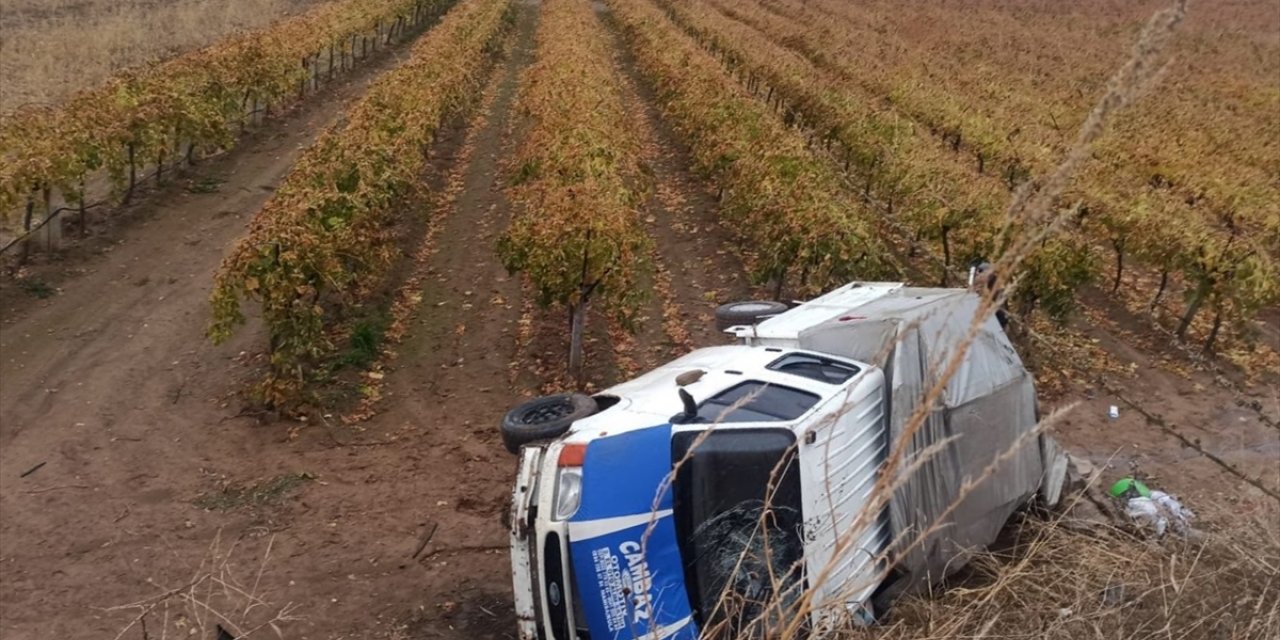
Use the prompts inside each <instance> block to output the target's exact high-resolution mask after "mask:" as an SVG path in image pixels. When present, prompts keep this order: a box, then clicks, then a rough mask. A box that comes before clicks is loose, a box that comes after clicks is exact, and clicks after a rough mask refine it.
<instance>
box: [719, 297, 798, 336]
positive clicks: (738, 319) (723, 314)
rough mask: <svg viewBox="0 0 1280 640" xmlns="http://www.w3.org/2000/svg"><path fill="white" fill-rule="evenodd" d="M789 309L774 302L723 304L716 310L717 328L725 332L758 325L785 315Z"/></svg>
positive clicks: (759, 301)
mask: <svg viewBox="0 0 1280 640" xmlns="http://www.w3.org/2000/svg"><path fill="white" fill-rule="evenodd" d="M788 308H789V307H787V305H785V304H783V303H781V302H774V301H772V300H744V301H742V302H730V303H729V304H722V305H720V306H719V307H717V308H716V328H717V329H719V330H721V331H724V330H725V329H728V328H729V327H736V326H738V325H751V324H756V323H759V322H761V321H763V320H765V319H766V318H768V317H770V316H776V315H778V314H779V313H783V312H785V311H786V310H787V309H788Z"/></svg>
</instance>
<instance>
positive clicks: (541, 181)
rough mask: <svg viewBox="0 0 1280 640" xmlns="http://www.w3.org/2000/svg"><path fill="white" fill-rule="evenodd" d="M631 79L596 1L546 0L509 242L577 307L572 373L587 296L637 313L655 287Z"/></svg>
mask: <svg viewBox="0 0 1280 640" xmlns="http://www.w3.org/2000/svg"><path fill="white" fill-rule="evenodd" d="M620 86H621V82H620V77H619V75H618V72H617V70H616V69H615V68H614V65H613V59H612V56H611V52H610V48H609V42H608V40H607V39H606V36H605V33H604V30H603V27H602V25H601V24H600V22H599V19H598V18H597V17H596V16H595V14H594V11H593V10H592V8H591V5H590V4H588V3H586V2H581V1H580V0H544V2H543V5H542V16H541V18H540V19H539V25H538V33H537V59H536V61H535V62H534V63H533V65H532V66H531V67H530V68H529V70H528V71H527V72H526V73H525V76H524V79H523V83H522V86H521V90H520V94H519V96H518V103H517V104H518V107H517V108H518V109H519V110H520V111H521V112H522V113H523V114H525V115H527V116H528V118H529V122H530V124H529V129H528V131H527V133H526V134H525V136H524V138H523V140H522V141H521V143H520V145H519V148H518V149H517V150H516V166H517V167H519V169H518V176H517V184H516V185H515V186H513V187H512V189H511V192H512V200H513V201H514V202H515V203H516V205H517V213H516V214H515V216H514V218H513V220H512V222H511V224H510V226H509V227H508V229H507V230H506V231H505V232H504V233H503V235H502V237H501V238H500V240H499V246H498V249H499V255H500V257H501V258H502V261H503V263H504V264H505V265H506V266H507V268H508V269H510V270H512V271H519V272H523V273H524V274H525V275H526V276H527V277H528V279H529V280H530V282H531V284H532V285H533V287H534V289H535V290H536V291H537V293H538V297H539V299H540V301H541V302H542V303H543V304H548V303H550V304H555V305H558V306H561V307H564V308H567V309H568V310H569V312H570V316H571V319H572V323H571V327H572V329H571V332H570V334H571V339H570V351H569V353H570V356H569V370H570V374H571V375H573V376H580V374H581V366H582V334H583V325H584V323H585V318H586V310H587V307H588V305H589V304H590V303H593V302H594V303H597V304H603V305H605V307H606V308H607V309H608V310H609V311H611V312H613V313H616V314H618V315H620V316H623V317H628V316H631V315H633V314H634V313H635V312H636V311H637V309H638V304H639V302H640V301H641V300H642V298H643V294H644V290H643V287H642V286H641V281H642V278H643V277H644V275H645V274H647V273H649V272H651V269H652V265H650V264H649V260H648V255H649V253H650V250H651V247H650V241H649V237H648V235H647V233H646V232H645V229H644V227H643V225H642V224H641V221H640V217H639V213H638V211H637V208H638V206H639V203H640V200H641V197H640V193H639V188H640V187H641V185H640V184H639V180H640V177H641V175H640V170H639V167H638V164H637V158H638V157H639V142H638V140H637V139H636V137H635V135H634V134H633V127H632V126H631V124H630V123H629V122H628V114H627V112H626V110H625V109H624V107H623V102H622V94H621V91H620V89H619V87H620Z"/></svg>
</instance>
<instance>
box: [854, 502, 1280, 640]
mask: <svg viewBox="0 0 1280 640" xmlns="http://www.w3.org/2000/svg"><path fill="white" fill-rule="evenodd" d="M1277 515H1280V514H1277V513H1271V514H1269V515H1267V516H1266V517H1265V518H1264V520H1265V521H1259V522H1257V523H1256V524H1255V525H1253V526H1243V527H1234V528H1232V529H1230V530H1229V531H1227V532H1223V533H1218V534H1214V535H1211V536H1210V537H1209V538H1208V539H1207V540H1205V541H1204V542H1194V543H1193V542H1186V541H1182V540H1169V541H1166V542H1165V543H1163V544H1162V543H1157V542H1152V541H1145V540H1141V539H1138V538H1135V537H1133V536H1131V535H1130V534H1128V533H1126V532H1124V531H1121V530H1118V529H1113V528H1110V527H1106V526H1095V527H1092V528H1076V527H1067V526H1062V521H1060V520H1053V521H1048V522H1046V521H1042V520H1037V519H1028V520H1026V521H1024V522H1022V523H1021V525H1020V526H1019V527H1018V529H1017V530H1016V531H1015V532H1014V536H1013V537H1014V539H1013V540H1012V541H1011V542H1012V545H1011V546H1010V547H1009V548H1008V549H1006V550H1003V551H996V552H990V553H986V554H982V555H979V556H977V557H975V558H974V559H973V560H972V561H971V563H970V565H969V567H968V568H966V570H965V571H963V572H962V573H961V574H960V575H959V576H958V577H957V579H956V580H953V582H952V584H951V585H948V586H947V588H945V589H943V590H941V591H940V592H939V593H936V594H921V595H915V596H909V597H906V598H903V599H902V600H900V601H898V603H897V604H896V605H895V607H894V610H893V619H892V620H890V621H888V623H887V624H886V625H885V626H884V627H882V628H878V629H874V630H872V629H864V630H849V631H846V632H844V633H840V634H838V636H839V637H841V638H842V639H847V640H855V639H857V640H863V639H865V640H871V639H872V638H874V639H876V640H897V639H900V638H901V639H906V638H913V639H919V638H1045V639H1062V640H1074V639H1076V638H1094V639H1097V640H1137V639H1140V638H1167V639H1168V640H1184V639H1185V640H1189V639H1192V638H1223V639H1227V638H1230V639H1239V640H1245V639H1249V640H1252V639H1257V640H1262V639H1264V638H1275V637H1280V538H1277V534H1276V533H1275V530H1276V525H1277V524H1280V523H1278V522H1277V520H1276V516H1277Z"/></svg>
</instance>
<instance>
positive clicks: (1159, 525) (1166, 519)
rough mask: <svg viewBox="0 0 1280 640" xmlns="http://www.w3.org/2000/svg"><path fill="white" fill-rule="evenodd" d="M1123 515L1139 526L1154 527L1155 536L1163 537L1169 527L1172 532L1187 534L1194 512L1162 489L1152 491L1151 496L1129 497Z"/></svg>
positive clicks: (1194, 515)
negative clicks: (1171, 528)
mask: <svg viewBox="0 0 1280 640" xmlns="http://www.w3.org/2000/svg"><path fill="white" fill-rule="evenodd" d="M1124 512H1125V515H1127V516H1129V518H1131V519H1132V520H1133V521H1134V522H1136V523H1138V526H1141V527H1151V528H1153V529H1155V533H1156V537H1157V538H1163V537H1164V534H1165V532H1166V531H1168V529H1169V527H1170V526H1172V527H1173V531H1174V533H1177V534H1179V535H1184V536H1185V535H1188V534H1189V533H1190V531H1191V521H1192V520H1194V519H1195V517H1196V514H1195V513H1193V512H1192V511H1191V510H1190V509H1188V508H1186V507H1184V506H1182V503H1181V502H1178V500H1177V499H1176V498H1174V497H1173V496H1171V495H1169V494H1167V493H1165V492H1163V491H1152V492H1151V497H1149V498H1148V497H1139V498H1130V499H1129V501H1128V502H1127V503H1125V511H1124Z"/></svg>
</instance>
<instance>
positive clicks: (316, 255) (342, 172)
mask: <svg viewBox="0 0 1280 640" xmlns="http://www.w3.org/2000/svg"><path fill="white" fill-rule="evenodd" d="M509 10H510V0H463V2H462V3H461V4H459V5H458V6H457V7H455V8H454V9H453V10H452V11H450V12H449V13H448V14H447V15H446V16H445V17H444V19H443V20H442V21H441V23H440V24H439V25H438V26H437V27H435V28H434V29H433V30H432V31H430V32H429V33H428V34H427V35H426V36H424V37H423V38H422V39H421V40H420V41H419V42H417V43H416V44H415V45H414V46H413V49H412V51H411V53H410V57H409V59H408V61H406V62H405V63H403V64H402V65H400V66H399V67H397V68H395V69H394V70H392V71H390V72H387V73H386V74H384V75H382V76H380V77H379V79H378V80H377V81H376V82H375V83H374V84H373V85H372V86H371V87H370V88H369V90H368V91H367V93H366V94H365V95H364V97H363V98H361V100H360V101H359V102H357V103H356V104H355V105H354V106H352V108H351V109H350V111H349V112H348V114H347V118H346V119H345V123H343V124H339V125H335V126H334V127H333V128H332V129H330V130H329V131H327V132H325V134H324V135H322V136H321V137H320V139H319V140H318V141H317V142H316V143H315V144H314V145H313V146H312V147H310V148H309V149H307V150H306V151H305V152H304V153H303V154H302V156H301V158H300V159H299V160H298V163H297V165H296V166H295V167H294V169H293V170H292V171H291V172H290V174H289V175H288V176H287V177H286V178H285V180H284V182H283V183H282V184H281V186H280V188H279V189H278V190H277V191H276V193H275V195H274V196H273V197H272V198H271V199H270V200H269V201H268V202H267V203H266V204H265V205H264V206H263V209H262V210H261V211H259V212H258V214H257V216H256V217H255V219H254V222H253V225H252V227H251V229H250V232H249V235H248V236H247V237H245V238H244V239H243V240H242V241H241V242H240V243H239V244H238V245H237V247H236V248H235V249H234V250H233V252H232V253H231V254H230V255H229V256H228V257H227V258H226V260H225V261H224V262H223V265H222V267H221V269H220V270H219V272H218V274H217V276H216V280H215V283H214V291H213V295H212V300H211V302H212V307H213V323H212V325H211V327H210V336H211V337H212V338H213V339H214V340H215V341H221V340H224V339H226V338H227V337H228V336H229V335H230V334H231V332H232V331H233V330H234V328H235V327H236V326H237V325H239V324H241V323H243V322H244V316H243V313H242V309H241V304H242V300H245V299H247V300H252V301H255V302H257V303H258V304H259V306H260V307H261V311H262V319H263V321H264V322H265V324H266V328H267V331H268V334H269V336H270V345H269V349H270V355H271V370H270V374H269V377H268V379H267V380H266V381H265V383H264V385H263V396H264V398H265V399H266V400H267V401H268V402H269V403H271V404H274V405H277V406H279V405H283V404H287V403H289V402H292V401H295V400H297V399H298V397H299V396H298V394H299V392H300V391H302V389H303V388H304V386H305V384H306V383H307V382H309V381H310V380H311V379H313V378H315V377H317V376H319V375H322V374H323V373H324V372H325V371H326V370H327V368H328V367H330V366H331V365H332V364H333V363H334V362H335V355H336V350H335V346H334V338H335V336H340V335H341V334H342V333H343V332H344V331H349V330H350V329H351V327H350V326H349V325H350V322H351V321H352V319H353V318H354V317H355V316H356V315H357V314H358V313H360V312H361V310H362V308H363V306H364V305H365V304H366V303H367V302H368V301H369V300H370V299H371V297H372V295H373V294H374V292H375V291H377V290H378V289H379V288H381V287H382V286H383V285H384V284H385V282H386V279H387V277H388V272H389V270H390V267H391V266H392V264H393V262H394V259H395V256H396V254H397V249H396V243H395V240H396V239H397V236H398V233H397V227H396V223H397V222H402V221H403V217H404V208H405V203H406V202H412V199H411V196H413V195H414V194H416V193H419V192H420V190H421V189H422V184H421V176H422V171H423V170H424V168H425V165H426V162H427V153H428V151H429V148H430V146H431V144H432V142H433V141H434V140H435V137H436V133H437V131H439V129H440V127H441V126H442V125H443V123H444V122H445V121H446V120H447V119H448V118H449V117H451V116H453V115H454V114H457V113H459V112H460V110H461V109H463V108H464V107H465V106H466V105H467V104H468V103H469V102H470V101H471V100H472V99H473V98H474V97H475V96H476V95H477V94H478V93H479V92H480V89H481V85H482V80H483V77H484V74H485V72H486V70H487V68H488V66H489V64H490V62H489V60H490V57H491V56H490V55H489V54H490V53H491V51H492V50H493V48H494V46H495V44H496V42H497V40H498V38H499V37H500V35H501V34H502V33H503V32H504V31H505V26H506V25H507V24H508V22H509Z"/></svg>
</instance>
